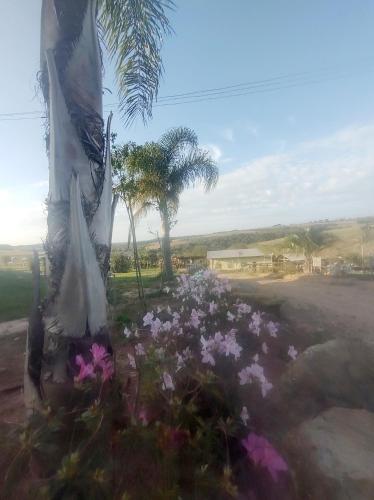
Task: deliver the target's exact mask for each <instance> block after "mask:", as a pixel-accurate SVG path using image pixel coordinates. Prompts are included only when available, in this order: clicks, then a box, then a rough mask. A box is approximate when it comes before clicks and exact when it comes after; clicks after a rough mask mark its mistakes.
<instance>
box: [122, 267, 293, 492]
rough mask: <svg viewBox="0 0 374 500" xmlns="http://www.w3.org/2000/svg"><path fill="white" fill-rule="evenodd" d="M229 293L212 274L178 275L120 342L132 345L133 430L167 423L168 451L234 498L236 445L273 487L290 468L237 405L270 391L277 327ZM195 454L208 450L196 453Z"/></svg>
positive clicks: (164, 438)
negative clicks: (185, 454) (164, 297)
mask: <svg viewBox="0 0 374 500" xmlns="http://www.w3.org/2000/svg"><path fill="white" fill-rule="evenodd" d="M168 292H170V291H169V290H168ZM230 292H231V287H230V284H229V283H228V282H227V281H225V280H221V279H218V278H217V276H216V275H215V274H214V273H212V272H211V271H206V270H205V271H200V272H198V273H196V274H194V275H192V276H188V275H182V276H180V277H178V278H177V286H176V288H175V290H174V291H173V292H172V293H171V297H172V300H171V301H170V303H169V305H168V306H167V307H164V308H162V307H160V306H158V307H157V308H156V309H155V310H152V311H148V312H147V313H146V314H145V315H144V316H143V317H142V320H141V322H140V324H139V325H136V326H134V327H133V328H132V329H130V328H128V327H126V328H125V330H124V337H125V338H126V341H127V342H128V343H129V345H132V352H128V353H127V358H128V366H129V369H131V370H133V371H135V373H136V375H137V377H138V378H137V380H138V386H137V394H136V401H135V403H134V404H130V412H131V416H132V422H133V425H141V426H143V427H147V428H148V429H149V430H150V429H152V428H157V426H158V425H160V424H159V423H160V422H163V425H164V424H165V423H167V428H165V427H162V429H163V430H162V435H163V437H162V442H163V443H165V441H167V442H168V443H169V448H168V449H171V448H172V449H173V450H174V453H176V450H177V448H178V446H177V445H176V444H174V445H173V446H172V445H171V444H170V443H176V442H180V441H182V442H183V443H184V445H187V448H189V450H190V454H191V455H192V456H193V466H194V467H195V468H196V467H200V469H199V470H200V473H201V474H202V475H203V476H204V475H205V476H210V477H214V476H215V475H216V478H217V481H216V482H215V484H216V485H219V488H221V491H222V489H223V490H224V491H225V492H226V494H229V495H231V496H236V493H237V485H236V484H235V474H236V471H235V465H233V463H232V458H231V455H232V450H233V449H234V448H235V445H234V443H239V449H240V450H241V452H239V455H240V454H241V456H242V457H244V458H245V457H247V459H249V460H250V461H251V462H252V463H253V465H254V466H256V467H257V468H260V469H263V470H264V471H267V472H268V474H269V479H270V480H273V481H274V482H276V481H278V478H279V477H280V475H281V474H282V473H285V472H286V471H287V464H286V462H285V461H284V459H283V458H282V457H281V456H280V455H279V453H278V452H277V451H276V450H275V448H273V446H272V445H271V444H270V442H269V441H268V440H267V439H266V438H265V437H263V436H258V435H257V434H255V433H254V432H253V431H252V432H250V430H251V415H250V409H249V411H248V407H247V406H245V405H243V403H242V402H243V400H245V401H246V402H247V401H248V400H249V402H250V393H248V388H250V389H251V391H252V393H254V392H257V393H258V394H259V395H260V397H261V398H266V397H267V396H268V394H269V393H270V392H271V390H272V389H273V383H272V382H271V381H270V380H269V374H268V373H267V370H266V358H267V357H269V356H271V351H272V342H273V341H274V339H276V338H277V337H278V335H281V334H282V333H281V328H280V325H279V324H278V323H276V322H274V321H273V319H271V318H270V317H269V316H268V315H267V314H265V313H264V312H262V311H258V310H253V309H252V307H251V305H249V304H246V303H244V302H242V301H240V300H234V299H233V298H232V296H231V293H230ZM171 304H174V306H173V307H172V306H171ZM287 355H288V356H289V357H290V358H291V359H295V357H296V355H297V351H296V349H295V348H294V347H293V346H289V349H288V352H285V353H284V357H286V356H287ZM155 426H156V427H155ZM165 436H168V437H167V438H166V437H165ZM213 443H214V444H213ZM163 446H164V445H163ZM196 449H201V450H210V451H209V452H208V451H206V453H205V454H204V453H200V454H198V453H193V450H196ZM178 450H179V451H178V453H179V454H180V453H181V450H180V449H179V448H178ZM219 457H221V458H220V459H219V460H217V459H218V458H219ZM223 457H224V458H223ZM190 458H191V457H190ZM207 464H210V465H209V469H210V470H209V473H208V471H206V473H204V467H207V466H208V465H207ZM185 466H186V463H185ZM195 479H196V477H195ZM200 479H201V478H200ZM205 479H206V477H205ZM200 487H201V485H200ZM210 488H213V489H214V487H213V485H212V484H210ZM211 493H212V491H211V490H210V494H211Z"/></svg>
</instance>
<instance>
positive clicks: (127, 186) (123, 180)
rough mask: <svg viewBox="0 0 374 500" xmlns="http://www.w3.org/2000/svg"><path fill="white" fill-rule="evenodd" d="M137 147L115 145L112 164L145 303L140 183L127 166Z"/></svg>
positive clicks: (115, 186) (141, 294) (138, 281)
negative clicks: (138, 207)
mask: <svg viewBox="0 0 374 500" xmlns="http://www.w3.org/2000/svg"><path fill="white" fill-rule="evenodd" d="M136 148H137V146H136V144H135V143H134V142H129V143H127V144H124V145H123V146H117V145H114V146H113V153H112V166H113V190H114V192H115V193H116V194H117V195H118V196H119V197H120V198H121V200H122V201H123V203H124V204H125V207H126V211H127V216H128V218H129V223H130V230H129V238H128V247H130V244H131V240H132V243H133V250H134V264H135V273H136V279H137V283H138V295H139V299H140V300H142V301H143V303H144V288H143V281H142V273H141V266H140V259H139V252H138V244H137V240H136V230H135V217H134V204H135V203H136V199H137V197H138V185H137V182H136V179H135V176H134V175H133V174H131V173H130V172H129V171H128V169H127V167H126V163H127V159H128V157H129V156H130V154H131V153H132V152H133V151H134V150H135V149H136Z"/></svg>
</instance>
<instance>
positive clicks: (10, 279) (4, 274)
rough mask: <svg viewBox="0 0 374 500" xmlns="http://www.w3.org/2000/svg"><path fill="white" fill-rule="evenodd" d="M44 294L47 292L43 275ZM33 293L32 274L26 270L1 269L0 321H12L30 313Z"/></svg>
mask: <svg viewBox="0 0 374 500" xmlns="http://www.w3.org/2000/svg"><path fill="white" fill-rule="evenodd" d="M41 285H42V295H43V296H44V295H45V293H46V283H45V279H44V278H43V277H41ZM32 294H33V283H32V275H31V273H30V272H26V271H2V270H0V321H11V320H14V319H19V318H24V317H26V316H28V315H29V313H30V309H31V304H32Z"/></svg>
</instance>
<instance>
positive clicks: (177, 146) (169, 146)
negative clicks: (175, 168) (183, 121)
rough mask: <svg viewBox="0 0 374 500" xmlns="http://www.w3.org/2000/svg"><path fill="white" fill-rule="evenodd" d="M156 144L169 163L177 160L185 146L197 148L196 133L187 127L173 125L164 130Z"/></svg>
mask: <svg viewBox="0 0 374 500" xmlns="http://www.w3.org/2000/svg"><path fill="white" fill-rule="evenodd" d="M158 144H159V145H160V146H161V148H162V149H163V150H164V153H165V156H166V160H167V162H168V163H169V164H170V163H172V162H173V161H177V160H178V157H179V156H181V155H182V154H183V150H184V149H186V148H187V147H189V148H197V145H198V139H197V135H196V133H195V132H194V131H193V130H191V129H190V128H188V127H175V128H171V129H170V130H168V131H167V132H165V133H164V134H163V135H162V136H161V138H160V140H159V141H158Z"/></svg>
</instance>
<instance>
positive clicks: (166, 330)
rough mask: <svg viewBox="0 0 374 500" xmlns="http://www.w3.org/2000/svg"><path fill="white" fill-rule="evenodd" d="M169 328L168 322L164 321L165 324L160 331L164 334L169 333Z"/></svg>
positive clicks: (170, 325)
mask: <svg viewBox="0 0 374 500" xmlns="http://www.w3.org/2000/svg"><path fill="white" fill-rule="evenodd" d="M171 327H172V324H171V323H170V321H165V323H164V324H163V325H162V330H163V331H164V332H170V330H171Z"/></svg>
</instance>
